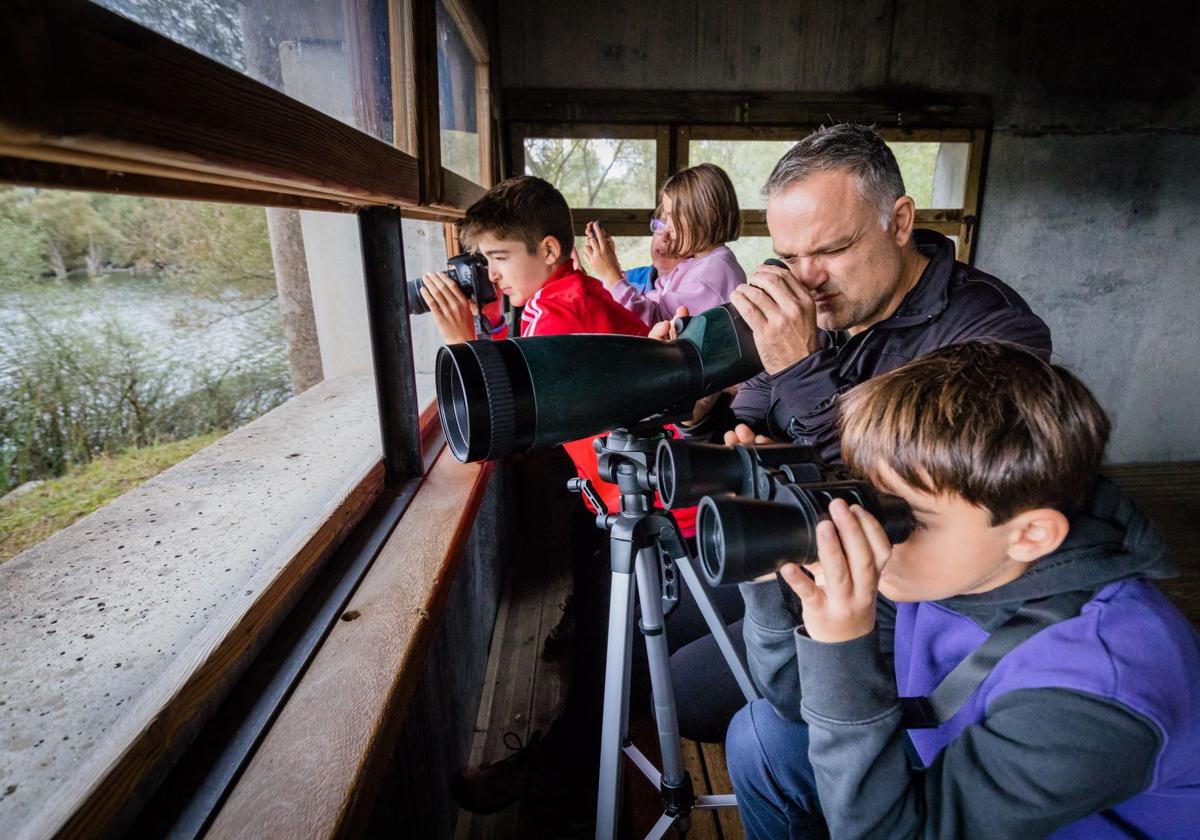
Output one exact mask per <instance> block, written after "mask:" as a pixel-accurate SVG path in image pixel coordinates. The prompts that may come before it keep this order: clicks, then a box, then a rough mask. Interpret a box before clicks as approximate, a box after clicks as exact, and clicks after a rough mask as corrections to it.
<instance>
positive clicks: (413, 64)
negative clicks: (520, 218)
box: [405, 0, 443, 204]
mask: <svg viewBox="0 0 1200 840" xmlns="http://www.w3.org/2000/svg"><path fill="white" fill-rule="evenodd" d="M405 2H407V4H408V14H409V30H410V31H411V35H412V40H411V43H409V44H408V45H407V46H408V47H409V52H408V56H407V58H408V62H409V67H410V73H411V76H412V89H413V105H414V108H415V112H416V114H415V117H416V138H417V150H416V156H417V160H418V161H419V162H420V179H421V203H422V204H441V203H442V171H443V170H442V146H441V143H442V129H441V105H440V102H439V100H438V66H437V60H438V53H437V6H436V0H405Z"/></svg>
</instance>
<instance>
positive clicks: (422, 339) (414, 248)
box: [403, 219, 446, 410]
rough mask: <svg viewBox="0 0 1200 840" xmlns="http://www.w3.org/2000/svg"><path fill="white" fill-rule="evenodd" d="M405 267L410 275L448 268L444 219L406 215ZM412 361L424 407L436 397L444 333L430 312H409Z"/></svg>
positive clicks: (419, 274) (418, 397)
mask: <svg viewBox="0 0 1200 840" xmlns="http://www.w3.org/2000/svg"><path fill="white" fill-rule="evenodd" d="M403 230H404V271H405V273H407V274H408V276H409V277H410V278H415V277H420V276H421V275H423V274H428V273H430V272H432V271H445V270H446V236H445V232H444V230H443V228H442V223H441V222H425V221H420V220H417V219H405V220H404V221H403ZM409 319H410V323H411V324H412V337H413V339H412V340H413V357H414V358H413V362H414V367H415V368H416V372H417V405H419V406H420V407H421V409H422V410H424V409H425V407H426V406H427V405H429V404H430V403H431V402H433V400H434V399H435V398H436V397H437V387H436V385H435V384H434V377H433V372H434V362H435V361H436V359H437V351H438V348H439V347H441V346H442V336H441V333H439V332H438V329H437V324H435V323H434V320H433V316H432V315H430V314H429V313H424V314H421V315H410V316H409Z"/></svg>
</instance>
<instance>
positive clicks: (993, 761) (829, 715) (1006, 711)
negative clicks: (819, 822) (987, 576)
mask: <svg viewBox="0 0 1200 840" xmlns="http://www.w3.org/2000/svg"><path fill="white" fill-rule="evenodd" d="M947 562H952V559H951V558H947ZM1174 573H1175V570H1174V567H1173V566H1172V564H1171V563H1170V561H1169V560H1168V558H1167V556H1166V549H1165V546H1164V544H1163V542H1162V540H1161V538H1160V537H1159V535H1158V533H1157V532H1156V531H1155V530H1154V529H1153V527H1152V526H1151V525H1150V523H1149V521H1148V520H1147V519H1146V518H1145V517H1144V516H1143V515H1142V514H1141V513H1139V512H1138V511H1137V510H1136V509H1135V508H1134V506H1133V504H1132V503H1131V502H1130V501H1129V500H1128V499H1126V498H1124V497H1123V496H1122V495H1121V494H1120V492H1119V491H1117V489H1116V488H1115V487H1114V486H1113V485H1112V484H1110V483H1108V482H1106V481H1101V482H1099V483H1098V485H1097V488H1096V491H1095V492H1094V493H1093V495H1092V498H1091V499H1090V500H1089V504H1088V506H1087V510H1086V511H1085V512H1084V513H1082V514H1080V515H1078V516H1076V517H1074V518H1073V519H1072V523H1071V533H1070V536H1069V537H1068V538H1067V541H1066V542H1065V543H1064V544H1063V546H1062V547H1061V548H1060V549H1059V550H1058V551H1057V552H1055V553H1054V554H1052V555H1050V556H1048V557H1046V558H1044V559H1043V560H1041V561H1040V562H1039V563H1038V564H1037V565H1036V566H1035V567H1034V568H1033V569H1031V570H1030V571H1029V572H1027V573H1026V574H1024V575H1023V576H1022V577H1020V578H1019V579H1017V580H1016V581H1014V582H1012V583H1010V584H1007V585H1005V586H1002V587H999V588H997V589H995V590H992V591H991V592H987V593H983V594H981V595H969V596H968V595H963V596H958V597H955V598H950V599H947V600H945V601H939V602H924V603H917V604H892V603H890V602H887V601H886V600H884V599H882V598H881V599H880V608H879V614H878V622H877V629H876V631H875V632H874V633H872V634H870V635H868V636H864V637H862V638H859V639H854V640H852V641H849V642H844V643H841V644H822V643H820V642H816V641H813V640H812V639H809V638H808V637H807V636H805V635H804V634H803V630H802V629H797V628H796V627H795V622H794V621H792V620H791V618H790V616H788V614H787V612H786V610H785V609H784V608H783V607H782V606H781V604H780V598H779V595H778V588H777V587H776V584H775V583H774V582H768V583H765V584H750V585H745V586H743V587H742V591H743V594H744V595H745V597H746V602H747V616H746V623H745V639H746V645H747V652H748V656H749V660H750V666H751V671H752V673H753V674H754V677H755V681H756V682H757V683H758V684H759V687H760V688H761V689H762V690H763V693H764V695H765V696H766V697H767V699H768V700H770V701H771V703H772V705H774V706H775V708H776V710H777V711H779V712H780V714H782V715H783V716H784V717H788V718H791V719H799V718H800V717H801V716H802V717H803V719H804V720H805V721H806V722H807V723H808V726H809V757H810V759H811V761H812V764H813V766H814V768H815V770H816V779H817V788H818V793H819V797H820V801H821V808H822V811H823V812H824V815H825V818H826V820H827V822H828V824H829V828H830V832H831V835H832V836H833V837H888V838H892V837H947V838H949V837H971V838H975V837H1005V838H1008V837H1043V836H1053V837H1056V838H1075V837H1079V838H1083V837H1087V838H1108V837H1154V838H1174V837H1179V838H1182V837H1195V836H1197V834H1198V833H1200V637H1198V636H1197V634H1196V631H1195V629H1194V628H1192V626H1191V625H1190V624H1189V623H1188V622H1187V620H1186V619H1185V618H1184V617H1183V616H1182V615H1180V613H1179V612H1178V611H1177V610H1176V609H1175V608H1174V607H1173V606H1172V605H1171V604H1170V603H1169V602H1168V601H1167V600H1166V599H1165V598H1164V597H1163V596H1162V595H1161V594H1160V593H1159V592H1158V590H1157V589H1156V588H1155V587H1154V585H1153V584H1152V583H1150V579H1153V578H1163V577H1170V576H1172V575H1173V574H1174ZM1081 590H1082V591H1088V592H1095V593H1096V594H1095V596H1094V597H1093V598H1092V599H1091V600H1090V601H1089V602H1088V603H1087V604H1085V605H1084V607H1083V608H1082V610H1081V611H1080V613H1079V615H1078V616H1076V617H1075V618H1072V619H1069V620H1067V621H1062V622H1059V623H1058V624H1055V625H1052V626H1051V627H1049V628H1047V629H1045V630H1043V631H1041V632H1039V633H1037V634H1035V635H1034V636H1032V637H1031V638H1029V639H1028V640H1026V641H1025V642H1023V643H1022V644H1021V645H1019V646H1018V647H1016V648H1015V649H1014V650H1012V651H1011V652H1010V653H1009V654H1008V655H1006V656H1005V657H1004V658H1003V659H1001V661H1000V662H999V664H998V665H997V666H996V667H995V668H994V669H993V671H992V672H991V674H990V675H989V676H988V678H987V679H986V680H985V681H984V683H983V684H982V685H981V686H980V688H979V689H978V690H977V691H976V692H975V694H974V695H973V696H972V698H971V699H970V700H969V701H968V702H967V703H966V705H965V706H964V707H963V708H962V709H961V710H960V711H959V713H958V714H957V715H955V716H954V717H953V718H951V719H950V720H949V721H947V722H945V723H944V724H942V725H941V726H940V727H938V728H936V729H924V730H907V731H906V730H904V729H902V728H901V726H900V707H899V705H898V702H897V697H898V695H903V696H916V695H924V694H928V693H929V692H931V691H932V690H933V688H934V687H936V686H937V685H938V684H939V683H940V682H941V680H942V678H943V677H944V676H945V675H946V674H948V673H949V672H950V671H951V670H952V669H953V668H954V666H955V665H957V664H958V662H959V661H961V660H962V659H963V658H964V657H965V656H966V655H967V654H968V653H970V652H971V651H972V650H974V649H975V648H976V647H977V646H978V645H980V644H981V643H982V642H983V640H984V639H986V638H987V635H988V634H989V633H990V632H991V631H992V630H994V629H996V628H997V627H999V626H1000V625H1001V624H1003V623H1004V622H1005V621H1006V620H1007V619H1008V618H1009V617H1011V616H1012V615H1013V613H1015V612H1016V611H1017V609H1019V608H1020V606H1021V605H1022V604H1023V603H1025V602H1026V601H1028V600H1032V599H1035V598H1044V597H1047V596H1052V595H1055V594H1059V593H1069V592H1075V591H1081ZM797 665H798V667H797ZM801 685H803V687H804V691H803V696H801V691H800V686H801ZM914 753H915V756H916V758H915V759H914V758H912V757H911V756H912V754H914Z"/></svg>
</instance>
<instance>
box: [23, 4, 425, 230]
mask: <svg viewBox="0 0 1200 840" xmlns="http://www.w3.org/2000/svg"><path fill="white" fill-rule="evenodd" d="M0 76H2V77H3V78H6V79H21V80H23V81H22V83H21V84H8V85H3V86H0V145H2V146H3V147H4V151H3V154H5V155H7V156H10V157H23V158H31V159H36V160H41V161H44V162H49V163H60V164H65V165H68V166H74V167H80V168H83V169H103V170H106V171H116V172H126V171H128V172H134V173H136V174H141V175H150V176H154V177H158V178H165V179H171V180H185V178H184V175H183V173H188V175H189V176H190V178H191V179H193V180H199V181H210V182H214V183H218V184H221V185H223V186H227V187H234V186H236V185H241V186H242V188H244V189H247V190H251V191H256V192H260V193H261V192H273V193H279V194H288V195H301V196H307V197H319V198H323V199H328V200H330V201H340V202H346V203H349V204H353V205H357V206H364V205H371V204H414V203H417V201H418V200H419V199H420V193H419V189H418V183H419V182H418V178H417V162H416V161H415V160H414V159H413V158H412V157H411V156H410V155H407V154H405V153H403V152H401V151H399V150H397V149H394V148H392V147H391V146H389V145H387V144H386V143H383V142H381V141H379V140H376V139H375V138H373V137H370V136H368V135H366V134H364V133H363V132H361V131H358V130H357V129H355V128H352V127H351V126H348V125H346V124H345V123H343V122H341V121H339V120H337V119H334V118H333V117H330V116H328V115H326V114H323V113H321V112H320V111H318V110H316V109H315V108H310V107H309V106H307V105H304V104H303V103H300V102H298V101H296V100H294V99H292V98H290V97H288V96H286V95H284V94H282V93H279V92H278V91H275V90H273V89H272V88H270V87H268V86H267V85H264V84H262V83H260V82H257V81H255V80H254V79H251V78H249V77H247V76H245V75H243V74H241V73H238V72H237V71H235V70H232V69H230V68H228V67H225V66H224V65H222V64H220V63H218V62H216V61H213V60H212V59H209V58H207V57H205V56H202V55H200V54H198V53H196V52H193V51H192V50H190V49H188V48H187V47H184V46H180V45H179V44H176V43H175V42H173V41H171V40H170V39H168V38H165V37H163V36H162V35H159V34H158V33H155V32H152V31H150V30H148V29H146V28H144V27H142V26H139V25H138V24H136V23H133V22H132V21H129V20H127V19H125V18H123V17H121V16H120V15H116V14H114V13H112V12H109V11H107V10H106V9H103V8H101V7H99V6H96V5H95V4H93V3H89V2H85V0H45V2H41V3H23V4H17V6H16V8H15V9H14V8H12V7H11V6H10V10H9V11H8V12H6V17H5V26H4V27H3V28H0ZM64 174H65V173H64ZM149 185H150V184H149V182H147V183H146V186H149ZM180 189H181V188H178V187H176V188H173V194H174V195H178V192H179V190H180Z"/></svg>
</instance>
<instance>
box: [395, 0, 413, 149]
mask: <svg viewBox="0 0 1200 840" xmlns="http://www.w3.org/2000/svg"><path fill="white" fill-rule="evenodd" d="M413 38H414V36H413V16H412V9H411V0H389V2H388V44H390V45H391V50H392V132H393V134H392V136H393V142H394V143H395V144H396V148H398V149H400V150H401V151H402V152H405V153H406V154H409V155H412V156H413V157H414V158H416V159H417V160H420V159H421V150H420V145H421V144H420V136H419V128H418V115H417V96H418V94H417V83H416V76H415V67H414V63H413Z"/></svg>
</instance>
